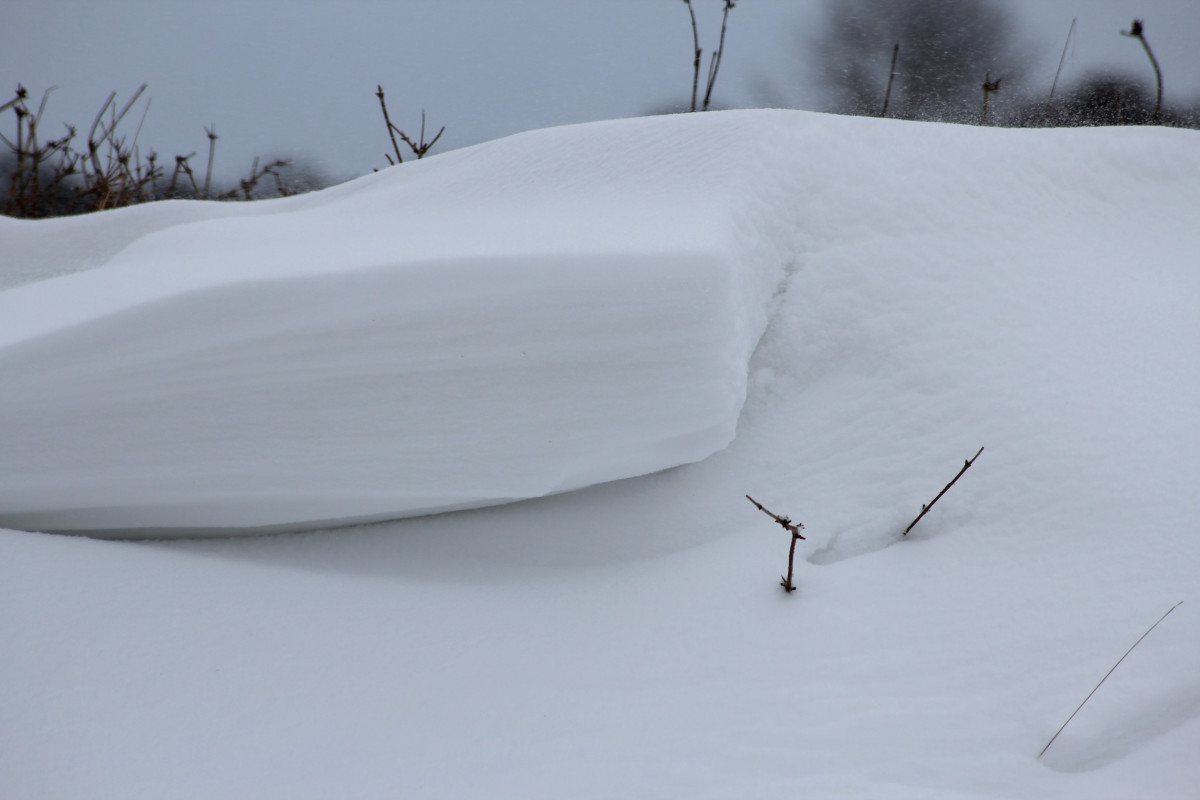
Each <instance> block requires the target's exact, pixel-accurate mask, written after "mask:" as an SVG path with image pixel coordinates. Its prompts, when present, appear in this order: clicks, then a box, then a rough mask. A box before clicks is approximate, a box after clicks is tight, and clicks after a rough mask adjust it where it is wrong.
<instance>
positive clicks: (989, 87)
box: [979, 73, 1000, 125]
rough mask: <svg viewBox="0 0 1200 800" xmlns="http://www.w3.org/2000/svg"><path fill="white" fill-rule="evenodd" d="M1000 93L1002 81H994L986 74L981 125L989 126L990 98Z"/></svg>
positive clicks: (997, 79)
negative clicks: (993, 94)
mask: <svg viewBox="0 0 1200 800" xmlns="http://www.w3.org/2000/svg"><path fill="white" fill-rule="evenodd" d="M998 91H1000V79H999V78H996V80H992V76H991V75H990V74H988V73H984V75H983V116H982V117H980V119H979V124H980V125H987V112H988V97H990V96H991V95H992V93H993V92H998Z"/></svg>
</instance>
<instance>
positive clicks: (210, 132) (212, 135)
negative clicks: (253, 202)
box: [204, 122, 258, 200]
mask: <svg viewBox="0 0 1200 800" xmlns="http://www.w3.org/2000/svg"><path fill="white" fill-rule="evenodd" d="M204 135H205V136H207V137H208V167H207V168H206V169H205V170H204V199H205V200H207V199H208V198H209V196H210V194H209V193H210V191H211V190H212V170H213V157H214V156H216V154H217V123H215V122H214V123H213V124H212V127H211V128H205V129H204ZM254 162H255V166H257V165H258V159H255V160H254ZM251 174H253V170H251ZM246 199H249V198H248V197H247V198H246Z"/></svg>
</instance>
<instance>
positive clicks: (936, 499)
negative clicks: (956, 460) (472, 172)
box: [903, 447, 983, 536]
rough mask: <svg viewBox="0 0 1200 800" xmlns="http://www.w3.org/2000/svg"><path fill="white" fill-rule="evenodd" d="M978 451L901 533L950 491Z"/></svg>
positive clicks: (907, 529)
mask: <svg viewBox="0 0 1200 800" xmlns="http://www.w3.org/2000/svg"><path fill="white" fill-rule="evenodd" d="M982 452H983V448H982V447H981V448H979V453H982ZM979 453H976V454H975V455H974V456H972V457H971V458H970V459H969V460H968V461H966V462H964V463H963V468H962V469H960V470H959V471H958V474H957V475H955V476H954V480H952V481H950V482H949V483H947V484H946V488H944V489H942V490H941V491H940V492H938V495H937V497H935V498H933V500H931V501H929V505H927V506H921V513H920V514H917V518H916V519H914V520H913V521H912V522H910V523H908V527H907V528H905V529H904V534H903V535H904V536H907V535H908V532H909V531H911V530H912V529H913V526H914V525H916V524H917V523H918V522H920V521H921V517H923V516H925V514H927V513H928V512H929V509H931V508H933V504H934V503H936V502H937V501H938V500H941V499H942V495H944V494H945V493H946V492H948V491H950V487H951V486H953V485H954V484H955V482H957V481H958V479H959V478H961V477H962V476H963V473H964V472H966V471H967V470H968V469H969V468H970V467H971V465H972V464H974V463H975V459H977V458H979Z"/></svg>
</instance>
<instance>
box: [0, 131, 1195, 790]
mask: <svg viewBox="0 0 1200 800" xmlns="http://www.w3.org/2000/svg"><path fill="white" fill-rule="evenodd" d="M1198 137H1200V134H1198V133H1196V132H1194V131H1180V130H1170V129H1165V128H1153V129H1134V128H1123V129H1086V130H1041V131H1021V130H998V129H990V128H982V127H976V126H950V125H939V124H932V123H905V122H900V121H896V120H880V119H863V118H844V117H835V116H827V115H815V114H805V113H800V112H744V113H743V112H736V113H734V112H730V113H725V112H721V113H712V114H704V115H689V116H686V117H674V118H654V119H643V120H630V121H626V122H616V123H605V124H599V125H594V126H584V127H578V128H564V129H559V130H549V131H540V132H535V133H531V134H527V135H524V136H520V137H515V138H513V139H510V140H506V141H501V142H496V143H493V144H489V145H486V146H483V147H479V148H474V149H472V150H466V151H461V152H457V153H451V154H448V155H445V156H439V157H437V158H435V159H431V160H427V161H422V162H419V163H416V164H406V165H404V166H403V167H402V168H399V169H396V170H390V171H387V172H385V173H381V174H379V175H375V176H372V177H369V178H365V179H363V180H361V181H356V182H354V183H352V184H348V185H346V186H342V187H338V188H336V189H332V190H330V191H327V192H323V193H321V194H317V195H310V196H305V197H297V198H291V199H288V200H284V201H278V202H275V201H272V202H270V203H262V204H254V205H251V206H232V205H220V206H216V205H214V206H193V205H188V204H178V205H175V206H167V207H162V211H161V212H160V211H158V210H156V209H157V208H158V207H147V208H145V209H132V210H129V211H128V212H117V213H113V214H111V215H109V214H107V213H106V214H100V215H95V216H92V217H89V218H85V219H83V220H77V221H75V220H64V221H59V222H56V223H54V224H52V225H48V226H42V225H40V224H36V225H27V224H17V223H13V222H12V221H11V220H4V219H0V239H2V242H0V243H2V245H3V247H0V253H2V254H3V255H5V256H7V255H8V254H9V253H11V252H17V253H25V254H26V255H25V256H22V259H23V261H22V265H21V268H20V270H14V273H13V274H15V273H16V272H17V271H19V272H20V273H21V275H23V276H25V277H22V278H16V279H13V280H11V281H10V283H9V286H10V287H13V286H15V287H16V288H10V289H8V290H7V291H4V292H0V314H2V315H0V338H2V339H3V341H4V344H3V345H2V346H0V409H3V416H2V417H0V470H2V473H0V496H2V497H3V502H4V504H5V505H4V508H5V509H6V511H5V513H6V516H4V517H3V519H0V525H2V524H10V525H12V524H17V522H18V519H17V517H18V514H17V512H21V513H22V514H23V515H24V516H21V517H20V521H21V524H22V525H25V526H27V527H35V526H36V527H44V526H45V523H47V522H48V521H51V520H56V521H57V523H58V524H62V525H64V526H83V525H89V524H90V525H93V526H105V525H107V526H114V525H116V524H117V523H118V522H120V521H127V522H130V523H131V527H128V528H122V529H119V530H117V531H115V532H114V533H115V535H133V534H137V533H145V530H144V529H136V528H133V527H132V523H136V524H138V525H149V526H152V527H154V526H161V525H162V520H163V519H167V518H169V519H170V520H171V522H172V524H186V525H196V524H203V525H204V526H206V527H207V528H208V530H210V531H211V530H220V529H221V526H223V525H225V524H227V523H230V522H235V523H237V524H238V525H240V526H244V525H246V524H247V523H254V524H260V523H261V524H270V521H271V520H277V519H280V518H286V519H289V520H315V519H318V518H321V517H325V516H333V517H338V516H341V517H343V518H344V517H351V516H362V515H367V516H370V515H375V514H392V513H402V512H400V511H398V510H397V509H400V508H402V507H410V508H411V509H412V510H419V509H420V508H422V507H423V508H436V507H444V506H453V505H459V504H467V503H482V502H493V501H495V500H498V499H501V498H503V497H517V496H521V495H522V494H534V493H546V492H555V491H559V490H561V489H563V488H566V487H567V486H569V485H571V484H572V482H573V483H575V484H576V485H579V484H583V483H587V482H590V481H601V480H605V479H606V478H607V477H611V476H613V475H617V474H622V473H623V474H632V473H634V472H637V471H642V470H650V469H657V468H658V467H659V466H661V465H665V464H670V463H677V462H678V461H682V460H685V459H695V458H701V457H702V456H703V455H704V454H705V453H706V452H709V451H710V450H712V449H714V448H717V447H721V446H722V444H723V443H724V442H725V441H727V440H728V438H729V437H730V436H731V435H732V433H733V424H734V418H735V417H736V436H734V438H733V441H732V442H730V443H729V444H728V446H726V447H724V449H723V450H721V451H720V452H718V453H714V454H713V455H711V456H709V457H708V458H704V460H703V461H700V462H698V463H693V464H690V465H686V466H683V467H681V468H678V469H671V470H666V471H663V472H658V473H655V474H653V475H645V476H642V477H639V478H634V479H631V480H622V481H613V482H609V483H604V484H602V485H596V486H592V487H589V488H584V489H581V490H579V491H572V492H561V493H559V494H555V495H553V496H549V497H542V498H537V499H531V500H529V501H526V502H519V503H509V504H507V505H504V506H497V507H493V508H486V509H480V510H476V511H469V512H465V513H455V514H435V515H428V516H422V517H419V518H406V519H400V520H396V521H388V522H380V523H378V524H375V525H369V526H361V527H355V528H352V529H348V528H346V527H331V528H330V529H329V530H323V531H322V530H318V531H314V532H309V533H304V534H294V535H285V536H259V537H240V538H231V539H208V540H204V541H194V540H186V539H179V540H175V541H169V542H139V543H128V542H113V541H95V540H92V539H87V538H81V537H65V536H46V535H38V534H34V533H27V532H18V531H7V530H0V608H2V609H4V613H3V614H0V776H2V777H0V787H2V789H3V791H2V792H0V794H3V796H4V798H5V800H7V798H8V797H10V796H11V797H14V798H27V797H28V798H39V799H40V798H60V797H63V798H76V797H87V798H105V799H107V798H120V800H130V799H131V798H133V799H134V800H141V799H142V798H146V799H147V800H149V799H150V798H161V797H170V798H172V799H173V800H175V798H179V800H193V799H194V800H208V799H209V798H214V797H219V798H225V797H230V798H241V797H259V796H263V795H264V787H268V788H267V791H266V794H267V795H280V796H282V795H286V796H289V797H346V796H352V797H420V798H441V797H452V798H459V797H472V796H484V797H489V798H491V797H510V796H511V797H520V798H528V797H534V798H542V797H570V798H604V799H605V800H607V799H608V798H614V797H619V798H624V797H660V796H669V797H688V798H694V799H695V800H710V799H711V800H716V799H717V798H729V797H813V798H826V797H836V798H870V799H871V800H912V799H913V798H921V800H927V799H928V798H956V800H968V799H969V800H984V798H987V799H988V800H998V799H999V798H1003V799H1004V800H1027V798H1043V797H1053V798H1064V799H1065V800H1095V798H1114V797H1120V798H1143V797H1145V798H1184V797H1187V798H1191V797H1194V796H1195V795H1196V787H1197V786H1200V760H1198V759H1197V758H1196V753H1198V752H1200V683H1198V682H1197V679H1196V669H1195V666H1196V664H1198V663H1200V602H1198V598H1197V594H1198V590H1200V577H1198V576H1200V573H1198V571H1197V565H1198V564H1200V536H1198V535H1197V532H1198V531H1200V492H1198V491H1197V486H1198V485H1200V325H1198V324H1197V308H1198V307H1200V270H1198V269H1197V256H1196V254H1197V253H1200V226H1197V225H1196V222H1195V216H1196V209H1198V208H1200V146H1198V144H1200V138H1198ZM193 209H195V212H194V213H196V214H197V215H209V216H210V217H212V218H211V219H209V220H208V221H201V220H199V219H196V220H195V221H194V222H193V223H188V222H187V220H186V219H185V217H187V216H188V215H189V214H192V213H193ZM160 213H161V216H158V215H159V214H160ZM219 214H226V215H231V216H225V217H223V218H220V219H217V218H216V216H217V215H219ZM76 225H78V226H79V227H78V228H75V227H74V226H76ZM73 230H75V231H76V232H78V233H79V234H80V238H79V239H76V238H74V236H73V234H72V231H73ZM68 234H72V235H70V236H69V235H68ZM85 241H86V242H87V243H89V244H84V243H83V242H85ZM90 243H95V246H96V248H97V249H98V251H99V252H100V253H101V255H100V256H95V257H89V260H86V261H79V260H78V257H79V256H80V255H81V254H83V253H86V252H87V250H88V248H89V246H90ZM122 248H123V249H122ZM72 253H74V254H75V255H71V254H72ZM68 256H70V257H68ZM3 266H4V270H5V272H6V273H7V270H8V267H9V264H7V263H5V264H4V265H3ZM71 273H74V274H71ZM50 276H56V277H53V278H50ZM33 278H38V280H36V281H34V280H32V279H33ZM16 284H23V285H20V286H17V285H16ZM760 331H762V335H761V336H760V335H759V334H760ZM747 375H748V377H747ZM743 393H744V402H743ZM739 408H740V409H741V410H740V414H739V413H738V409H739ZM981 446H986V450H985V451H984V452H983V453H982V454H981V455H980V456H979V459H978V461H977V462H976V463H975V464H974V466H972V468H971V469H970V470H969V471H968V472H967V473H965V474H964V475H963V476H962V479H961V480H959V481H958V482H956V483H955V484H954V486H953V488H951V489H950V490H949V491H948V492H947V493H946V495H945V496H944V497H943V498H942V499H940V500H939V501H938V502H937V504H936V505H935V506H932V507H931V510H930V511H929V513H928V514H926V515H925V516H924V517H922V519H921V521H920V523H919V524H918V525H916V527H915V528H913V529H912V530H911V532H909V533H908V534H907V535H906V536H904V535H902V532H903V531H904V530H905V526H906V525H907V524H908V523H909V522H911V521H912V520H913V519H914V517H916V516H917V514H918V513H919V512H920V509H921V504H922V503H929V502H930V500H931V499H932V498H933V497H934V496H935V494H936V493H937V492H938V491H939V490H940V489H941V488H942V487H943V486H945V485H946V483H947V481H948V480H949V479H950V478H951V477H953V475H954V474H955V473H956V472H957V471H958V470H960V469H961V467H962V464H963V461H964V460H965V459H966V458H968V457H970V456H971V455H972V454H973V453H975V452H976V451H977V450H978V449H979V448H980V447H981ZM746 494H750V495H751V496H753V497H754V498H755V499H756V500H759V501H761V502H762V503H763V504H764V505H766V506H767V507H769V508H770V509H771V510H772V511H774V512H776V513H779V514H787V515H789V516H791V517H792V519H794V520H797V521H800V522H803V523H804V525H805V530H804V534H805V535H806V536H807V537H808V538H807V539H805V540H803V541H802V542H799V543H798V546H797V551H796V558H795V562H794V566H795V585H796V586H797V587H798V590H797V591H796V592H793V593H790V594H785V593H784V592H783V591H782V589H781V588H780V586H779V579H780V576H781V575H782V574H783V573H784V571H785V570H786V569H787V557H788V549H789V544H790V541H789V540H790V536H789V535H788V534H787V533H785V532H784V531H782V530H781V529H780V528H779V527H778V526H777V525H775V524H774V523H772V522H771V520H769V519H768V518H767V517H765V516H764V515H763V514H762V513H761V512H760V511H759V510H758V509H756V508H754V507H753V506H751V505H750V503H749V502H747V501H746V499H745V497H744V495H746ZM89 509H91V510H89ZM100 509H106V510H103V511H101V510H100ZM277 524H278V523H277ZM282 524H297V525H298V524H301V523H300V522H287V523H282ZM174 530H175V531H176V532H179V531H180V530H186V528H183V529H180V528H176V529H174ZM1181 600H1182V601H1185V602H1184V604H1183V605H1181V606H1179V607H1178V610H1176V611H1174V612H1173V613H1172V614H1171V615H1170V616H1169V617H1168V618H1166V619H1164V620H1163V622H1162V624H1161V625H1159V626H1158V627H1157V628H1156V629H1155V630H1154V631H1153V632H1152V633H1150V634H1149V635H1148V636H1147V637H1146V638H1145V640H1144V641H1142V642H1141V644H1139V645H1138V646H1137V648H1136V649H1135V650H1133V651H1132V652H1130V653H1129V656H1128V658H1125V659H1124V660H1123V661H1122V663H1120V665H1119V668H1117V669H1116V670H1115V671H1114V672H1113V673H1112V674H1111V676H1110V677H1108V678H1107V679H1106V680H1105V682H1104V685H1103V686H1102V687H1100V689H1099V690H1098V691H1096V692H1095V694H1094V696H1092V697H1091V699H1090V700H1088V701H1087V704H1086V706H1084V707H1083V708H1082V709H1081V710H1080V711H1079V713H1078V715H1077V716H1075V717H1074V718H1073V719H1072V720H1071V722H1070V724H1069V725H1068V726H1067V727H1066V728H1065V729H1064V730H1063V731H1062V734H1061V736H1058V738H1057V739H1056V740H1055V741H1054V743H1053V745H1052V746H1051V747H1050V749H1049V750H1048V751H1046V752H1045V754H1044V755H1043V756H1042V757H1040V758H1039V757H1038V753H1039V751H1040V750H1042V748H1043V747H1044V746H1045V745H1046V743H1047V742H1048V741H1049V740H1050V738H1051V737H1052V736H1054V735H1055V731H1056V730H1057V729H1058V728H1059V726H1061V725H1062V724H1063V722H1064V721H1066V720H1067V719H1068V717H1069V716H1070V715H1071V714H1072V712H1073V711H1074V710H1075V709H1076V708H1077V707H1078V706H1079V703H1080V701H1081V700H1083V699H1084V697H1085V696H1087V693H1088V692H1089V691H1090V690H1091V689H1092V688H1093V687H1094V686H1096V682H1097V681H1098V680H1099V679H1100V678H1101V677H1102V676H1104V674H1105V673H1106V671H1108V670H1109V669H1110V668H1112V667H1113V664H1114V662H1116V660H1117V659H1118V658H1121V654H1122V653H1123V652H1125V650H1126V649H1127V648H1128V647H1129V646H1130V645H1131V644H1133V643H1134V642H1135V641H1137V640H1138V637H1139V636H1141V635H1142V634H1143V633H1145V632H1146V630H1147V628H1148V626H1149V625H1151V623H1153V622H1154V620H1156V619H1159V618H1160V617H1161V616H1162V614H1163V612H1164V611H1166V610H1167V609H1168V608H1172V607H1174V606H1175V605H1176V604H1177V603H1179V601H1181ZM298 756H299V757H298ZM214 765H215V768H214ZM664 787H665V788H664Z"/></svg>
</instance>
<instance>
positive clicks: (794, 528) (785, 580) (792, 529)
mask: <svg viewBox="0 0 1200 800" xmlns="http://www.w3.org/2000/svg"><path fill="white" fill-rule="evenodd" d="M746 499H747V500H749V501H750V502H751V503H754V505H755V506H756V507H757V508H758V510H759V511H761V512H763V513H764V514H766V515H767V516H768V517H770V518H771V519H773V520H775V521H776V522H778V523H779V524H780V525H782V526H783V528H784V530H786V531H787V532H788V533H790V534H791V535H792V546H791V547H790V548H789V549H788V571H787V577H781V578H780V579H779V585H780V586H782V587H783V589H784V591H785V592H794V591H796V586H795V584H793V583H792V565H793V564H794V563H795V560H796V540H797V539H803V538H804V536H803V535H801V533H800V531H801V530H803V528H804V523H802V522H792V518H791V517H786V516H785V517H781V516H779V515H778V514H775V513H772V512H771V511H769V510H767V508H766V507H765V506H764V505H763V504H762V503H760V502H758V501H757V500H755V499H754V498H753V497H751V496H750V495H746Z"/></svg>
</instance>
